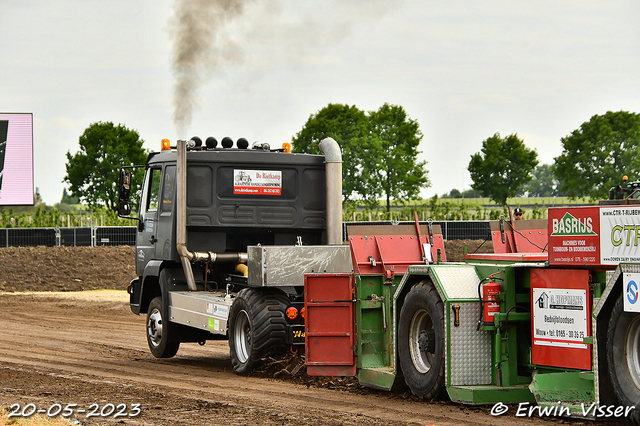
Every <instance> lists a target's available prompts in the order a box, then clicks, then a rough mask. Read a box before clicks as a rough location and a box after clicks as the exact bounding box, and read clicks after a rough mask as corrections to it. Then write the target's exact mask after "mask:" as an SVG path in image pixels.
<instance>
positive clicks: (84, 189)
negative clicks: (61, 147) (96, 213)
mask: <svg viewBox="0 0 640 426" xmlns="http://www.w3.org/2000/svg"><path fill="white" fill-rule="evenodd" d="M79 142H80V151H79V152H77V153H75V154H74V155H71V153H69V152H67V165H66V167H67V174H66V175H65V177H64V180H63V182H66V183H68V184H69V190H70V192H71V195H72V196H73V197H78V198H80V200H82V201H84V202H86V203H87V204H89V205H90V206H91V207H92V208H95V207H97V206H99V205H105V206H107V207H108V208H109V209H111V210H115V209H116V206H117V202H118V171H119V169H120V167H121V166H129V165H132V164H144V162H145V160H146V156H147V151H146V150H145V149H144V148H142V144H143V143H144V141H143V140H142V139H140V136H139V135H138V132H136V131H135V130H129V129H127V128H126V127H124V126H123V125H122V124H119V125H117V126H114V124H113V123H110V122H106V123H103V122H97V123H93V124H91V125H90V126H89V127H87V128H86V129H85V131H84V133H83V134H82V136H80V141H79ZM139 172H142V170H139ZM132 181H133V182H135V183H137V185H138V187H136V188H132V191H131V194H136V193H137V192H138V190H139V185H140V182H142V177H141V176H136V178H135V179H132Z"/></svg>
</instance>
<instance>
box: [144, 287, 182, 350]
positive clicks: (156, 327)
mask: <svg viewBox="0 0 640 426" xmlns="http://www.w3.org/2000/svg"><path fill="white" fill-rule="evenodd" d="M172 325H173V324H171V323H170V322H169V321H166V319H165V318H164V314H163V310H162V298H161V297H156V298H154V299H153V300H152V301H151V303H149V309H148V310H147V343H149V349H150V350H151V353H152V354H153V356H155V357H156V358H171V357H172V356H174V355H175V354H176V353H177V352H178V348H179V347H180V341H178V340H177V339H175V336H172V333H171V329H172V328H173V327H172Z"/></svg>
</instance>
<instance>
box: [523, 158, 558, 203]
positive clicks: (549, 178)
mask: <svg viewBox="0 0 640 426" xmlns="http://www.w3.org/2000/svg"><path fill="white" fill-rule="evenodd" d="M558 185H559V183H558V179H556V177H555V175H554V174H553V166H552V165H551V164H539V165H538V167H536V168H535V170H534V171H533V178H532V179H531V181H530V182H529V183H528V184H527V185H525V187H524V191H525V192H527V194H528V196H529V197H557V196H559V195H561V193H560V191H559V190H558Z"/></svg>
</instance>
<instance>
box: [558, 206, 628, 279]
mask: <svg viewBox="0 0 640 426" xmlns="http://www.w3.org/2000/svg"><path fill="white" fill-rule="evenodd" d="M639 244H640V206H627V205H625V206H611V207H609V206H600V207H570V208H562V207H560V208H550V209H549V264H550V265H567V266H570V265H576V266H578V265H580V266H581V265H599V266H611V267H614V266H617V265H618V264H619V263H620V262H637V261H640V246H639Z"/></svg>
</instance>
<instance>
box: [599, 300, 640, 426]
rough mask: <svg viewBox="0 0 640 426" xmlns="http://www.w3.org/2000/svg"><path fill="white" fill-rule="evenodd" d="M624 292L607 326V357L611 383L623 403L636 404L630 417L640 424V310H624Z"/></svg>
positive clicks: (627, 404) (621, 403) (617, 301)
mask: <svg viewBox="0 0 640 426" xmlns="http://www.w3.org/2000/svg"><path fill="white" fill-rule="evenodd" d="M624 297H625V294H624V293H623V294H621V295H620V296H619V297H618V300H616V304H615V306H614V307H613V312H611V318H610V319H609V328H608V330H607V361H608V365H609V376H610V377H611V384H612V385H613V389H614V391H615V393H616V396H617V397H618V402H619V404H620V405H624V406H628V407H629V406H632V405H635V406H636V407H637V408H636V410H634V411H633V412H632V413H631V415H630V418H631V420H632V421H633V423H634V424H636V425H638V424H640V413H639V412H638V410H640V314H638V313H635V312H625V311H624Z"/></svg>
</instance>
